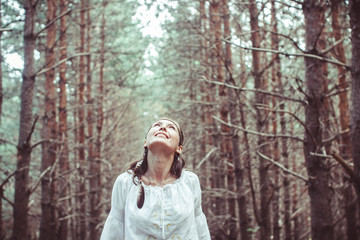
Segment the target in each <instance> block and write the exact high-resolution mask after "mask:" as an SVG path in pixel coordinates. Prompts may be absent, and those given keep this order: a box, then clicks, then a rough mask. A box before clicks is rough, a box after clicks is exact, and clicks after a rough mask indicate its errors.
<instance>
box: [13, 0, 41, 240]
mask: <svg viewBox="0 0 360 240" xmlns="http://www.w3.org/2000/svg"><path fill="white" fill-rule="evenodd" d="M24 9H25V23H24V71H23V75H22V76H23V82H22V85H21V105H20V128H19V139H18V146H17V149H18V151H17V173H16V175H15V196H14V211H13V216H14V222H13V231H12V239H13V240H23V239H24V238H25V239H28V238H29V235H28V234H29V232H28V211H29V208H28V204H29V194H30V193H29V189H28V184H29V167H30V160H31V135H32V133H33V130H34V129H33V126H32V124H33V125H35V122H34V123H33V116H32V115H33V94H34V84H35V72H34V64H35V62H34V50H35V41H36V36H35V33H34V29H35V13H36V4H35V3H33V1H31V0H25V1H24Z"/></svg>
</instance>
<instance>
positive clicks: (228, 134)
mask: <svg viewBox="0 0 360 240" xmlns="http://www.w3.org/2000/svg"><path fill="white" fill-rule="evenodd" d="M221 5H222V11H223V19H224V33H223V35H224V39H229V40H231V30H230V11H229V6H228V0H221ZM220 46H221V45H220ZM224 53H225V55H224V57H223V58H222V59H221V62H222V66H223V65H224V64H225V66H224V67H225V74H226V76H225V78H223V79H222V81H223V82H226V83H229V84H230V83H231V81H232V72H233V65H232V53H231V44H230V43H225V52H224ZM219 57H220V56H219ZM223 71H224V70H223ZM220 90H221V91H220ZM219 91H220V98H221V99H222V100H221V108H220V117H221V120H223V121H224V122H229V121H231V120H232V119H231V116H230V115H229V114H230V112H231V113H232V112H234V109H235V108H232V107H231V106H230V103H231V102H232V101H233V100H234V96H233V95H234V93H233V92H232V90H231V89H226V88H220V89H219ZM230 92H231V93H230ZM231 110H232V111H231ZM229 117H230V118H229ZM234 117H236V116H234ZM221 132H222V134H223V140H222V145H221V146H222V152H223V154H225V155H224V161H226V162H227V164H226V165H227V167H226V168H227V173H226V176H227V184H228V190H229V191H231V192H236V185H235V176H234V167H232V166H230V165H233V164H234V159H233V158H234V155H233V153H234V150H233V146H234V141H236V138H233V131H232V130H231V129H230V127H229V126H225V125H224V124H222V125H221ZM236 147H238V146H236ZM235 153H236V151H235ZM236 154H239V151H237V153H236ZM237 157H238V158H239V157H240V156H237ZM235 209H236V201H235V198H234V197H232V196H231V197H230V198H229V199H228V214H229V216H230V219H229V220H228V226H227V227H228V229H229V236H228V239H237V235H238V231H237V229H238V227H237V221H236V219H237V217H236V211H234V210H235Z"/></svg>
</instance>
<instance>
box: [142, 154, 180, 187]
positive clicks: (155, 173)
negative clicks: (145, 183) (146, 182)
mask: <svg viewBox="0 0 360 240" xmlns="http://www.w3.org/2000/svg"><path fill="white" fill-rule="evenodd" d="M173 161H174V156H173V155H164V154H154V153H152V152H151V151H149V152H148V171H147V174H148V175H150V177H151V178H153V179H154V180H155V181H157V182H163V181H165V180H166V179H167V178H169V177H170V175H171V174H170V169H171V166H172V164H173Z"/></svg>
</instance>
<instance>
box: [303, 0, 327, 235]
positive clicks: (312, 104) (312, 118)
mask: <svg viewBox="0 0 360 240" xmlns="http://www.w3.org/2000/svg"><path fill="white" fill-rule="evenodd" d="M303 11H304V15H305V37H306V49H307V52H308V53H311V54H315V55H317V54H318V53H319V50H318V49H317V41H318V38H319V36H320V34H321V31H322V30H323V26H322V24H321V18H322V15H323V14H324V3H323V1H322V0H316V1H313V0H305V1H304V3H303ZM305 65H306V74H305V77H306V86H307V101H308V104H307V106H306V107H305V127H306V129H305V142H304V155H305V161H306V168H307V172H308V176H309V189H308V191H309V196H310V205H311V233H312V234H311V235H312V239H314V240H320V239H329V240H331V239H333V224H332V216H331V206H330V202H331V198H330V191H331V190H330V188H329V169H330V168H329V166H328V165H329V163H328V161H327V160H326V159H324V158H321V157H318V156H316V155H314V154H313V153H321V147H322V128H321V123H320V118H321V113H320V110H321V108H322V105H323V104H322V94H321V91H322V86H321V85H322V80H321V79H322V71H321V67H322V62H321V61H319V60H317V59H313V58H305Z"/></svg>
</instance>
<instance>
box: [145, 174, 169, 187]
mask: <svg viewBox="0 0 360 240" xmlns="http://www.w3.org/2000/svg"><path fill="white" fill-rule="evenodd" d="M169 175H170V174H169ZM169 175H168V176H167V177H166V178H165V179H163V180H161V182H158V181H156V180H155V179H153V178H152V177H151V176H150V175H149V173H147V172H146V173H145V176H146V177H147V179H149V180H150V181H152V182H154V183H155V184H156V185H157V186H159V187H162V186H164V185H165V184H163V182H164V181H166V180H167V179H168V178H169Z"/></svg>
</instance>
